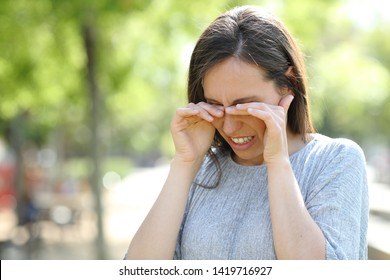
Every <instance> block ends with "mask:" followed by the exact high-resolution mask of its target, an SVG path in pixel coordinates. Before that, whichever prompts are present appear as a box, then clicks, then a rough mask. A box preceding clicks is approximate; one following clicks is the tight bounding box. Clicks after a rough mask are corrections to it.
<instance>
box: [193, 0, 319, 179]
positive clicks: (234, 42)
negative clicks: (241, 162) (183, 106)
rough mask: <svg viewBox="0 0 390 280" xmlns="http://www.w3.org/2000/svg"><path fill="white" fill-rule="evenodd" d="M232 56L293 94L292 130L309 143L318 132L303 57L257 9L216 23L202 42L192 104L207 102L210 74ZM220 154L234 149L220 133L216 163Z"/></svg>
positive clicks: (275, 22) (246, 8)
mask: <svg viewBox="0 0 390 280" xmlns="http://www.w3.org/2000/svg"><path fill="white" fill-rule="evenodd" d="M230 57H236V58H238V59H240V60H242V61H244V62H247V63H251V64H254V65H257V66H258V67H260V68H261V69H262V70H263V71H264V72H265V79H267V80H272V81H274V83H275V85H276V86H277V88H279V89H282V88H288V89H290V90H292V92H293V93H294V99H293V101H292V103H291V105H290V108H289V110H288V116H287V125H288V127H289V128H290V130H291V131H292V132H293V133H295V134H300V135H302V138H303V139H304V140H305V141H306V136H307V133H312V132H314V127H313V124H312V120H311V117H310V110H309V101H308V94H307V80H306V70H305V65H304V60H303V56H302V53H301V51H300V49H299V47H298V45H297V43H296V41H295V40H294V38H293V37H292V35H291V34H290V33H289V31H288V30H287V28H286V27H285V25H284V24H283V23H282V22H281V21H280V20H279V19H278V18H277V17H275V16H274V15H272V14H270V13H268V12H267V11H265V10H264V9H262V8H261V7H256V6H241V7H236V8H234V9H232V10H230V11H227V12H226V13H224V14H222V15H221V16H219V17H218V18H217V19H215V20H214V21H213V22H212V23H211V24H210V25H209V26H208V27H207V28H206V29H205V31H204V32H203V33H202V34H201V36H200V37H199V39H198V41H197V43H196V45H195V48H194V51H193V53H192V56H191V60H190V66H189V75H188V88H187V95H188V102H193V103H198V102H201V101H204V102H206V99H205V96H204V90H203V86H202V81H203V79H204V76H205V74H206V72H207V70H209V69H210V68H211V67H213V66H214V65H216V64H218V63H220V62H222V61H223V60H225V59H227V58H230ZM289 69H291V70H289ZM288 70H289V71H288ZM287 72H288V73H289V74H288V75H287V74H286V73H287ZM218 151H231V148H230V146H229V145H228V143H227V142H226V141H225V140H224V139H223V138H222V136H221V135H220V134H219V133H218V131H217V132H216V134H215V137H214V141H213V144H212V146H211V148H210V150H209V154H210V155H211V156H213V157H214V159H216V156H215V153H217V152H218ZM218 181H219V180H218Z"/></svg>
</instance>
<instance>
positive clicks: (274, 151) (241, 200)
mask: <svg viewBox="0 0 390 280" xmlns="http://www.w3.org/2000/svg"><path fill="white" fill-rule="evenodd" d="M188 98H189V104H188V105H187V106H186V107H185V108H179V109H177V111H176V114H175V116H174V118H173V120H172V123H171V133H172V136H173V141H174V144H175V149H176V152H175V156H174V158H173V160H172V161H171V166H170V171H169V174H168V177H167V180H166V182H165V184H164V186H163V189H162V191H161V193H160V195H159V197H158V199H157V201H156V202H155V204H154V205H153V207H152V209H151V210H150V212H149V214H148V215H147V217H146V219H145V221H144V222H143V224H142V225H141V227H140V228H139V230H138V231H137V233H136V234H135V236H134V238H133V240H132V242H131V244H130V246H129V249H128V253H127V257H128V258H129V259H172V258H174V259H365V258H366V257H367V237H366V235H367V220H368V198H367V180H366V173H365V158H364V154H363V152H362V150H361V149H360V147H359V146H358V145H357V144H355V143H354V142H352V141H350V140H346V139H331V138H328V137H326V136H322V135H319V134H316V133H314V129H313V126H312V122H311V119H310V113H309V108H308V96H307V86H306V80H305V70H304V64H303V59H302V55H301V53H300V51H299V48H298V47H297V45H296V43H295V41H294V39H293V38H292V37H291V35H290V34H289V32H288V31H287V29H286V28H285V26H284V25H283V24H282V23H281V22H280V21H279V20H278V19H277V18H275V17H274V16H272V15H270V14H268V13H266V12H265V11H263V10H262V9H260V8H257V7H252V6H244V7H238V8H235V9H233V10H231V11H228V12H226V13H225V14H223V15H221V16H220V17H218V18H217V19H216V20H215V21H214V22H213V23H211V25H210V26H209V27H208V28H207V29H206V30H205V31H204V33H203V34H202V35H201V37H200V38H199V40H198V42H197V44H196V46H195V49H194V51H193V54H192V57H191V62H190V67H189V81H188Z"/></svg>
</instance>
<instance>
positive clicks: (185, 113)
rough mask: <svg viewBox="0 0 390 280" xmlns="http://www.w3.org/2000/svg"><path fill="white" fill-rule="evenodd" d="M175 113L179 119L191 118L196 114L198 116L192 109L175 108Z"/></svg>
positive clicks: (196, 111)
mask: <svg viewBox="0 0 390 280" xmlns="http://www.w3.org/2000/svg"><path fill="white" fill-rule="evenodd" d="M176 113H177V115H179V116H180V117H183V118H185V117H191V116H195V115H197V114H199V110H196V109H194V108H188V107H187V108H177V109H176Z"/></svg>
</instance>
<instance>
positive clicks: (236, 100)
mask: <svg viewBox="0 0 390 280" xmlns="http://www.w3.org/2000/svg"><path fill="white" fill-rule="evenodd" d="M257 98H258V97H257V96H255V95H253V96H248V97H242V98H238V99H235V100H234V101H233V102H232V104H231V105H229V106H232V105H237V104H240V103H245V102H248V101H250V100H256V99H257ZM206 100H207V102H208V103H210V102H211V103H215V104H221V102H219V101H217V100H215V99H212V98H207V97H206Z"/></svg>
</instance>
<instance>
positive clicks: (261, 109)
mask: <svg viewBox="0 0 390 280" xmlns="http://www.w3.org/2000/svg"><path fill="white" fill-rule="evenodd" d="M293 99H294V96H292V95H290V94H289V95H286V96H284V97H283V98H282V99H281V100H280V101H279V104H278V105H270V104H266V103H261V102H249V103H244V104H237V105H236V106H234V107H229V108H227V110H226V113H228V114H233V115H251V116H254V117H256V118H258V119H260V120H262V121H263V122H264V123H265V126H266V129H265V132H264V137H263V139H264V140H263V141H264V152H263V157H264V162H265V163H266V164H274V163H275V164H277V163H279V162H281V161H285V160H286V159H287V160H288V157H289V153H288V142H287V132H286V128H287V111H288V108H289V107H290V104H291V102H292V101H293Z"/></svg>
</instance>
